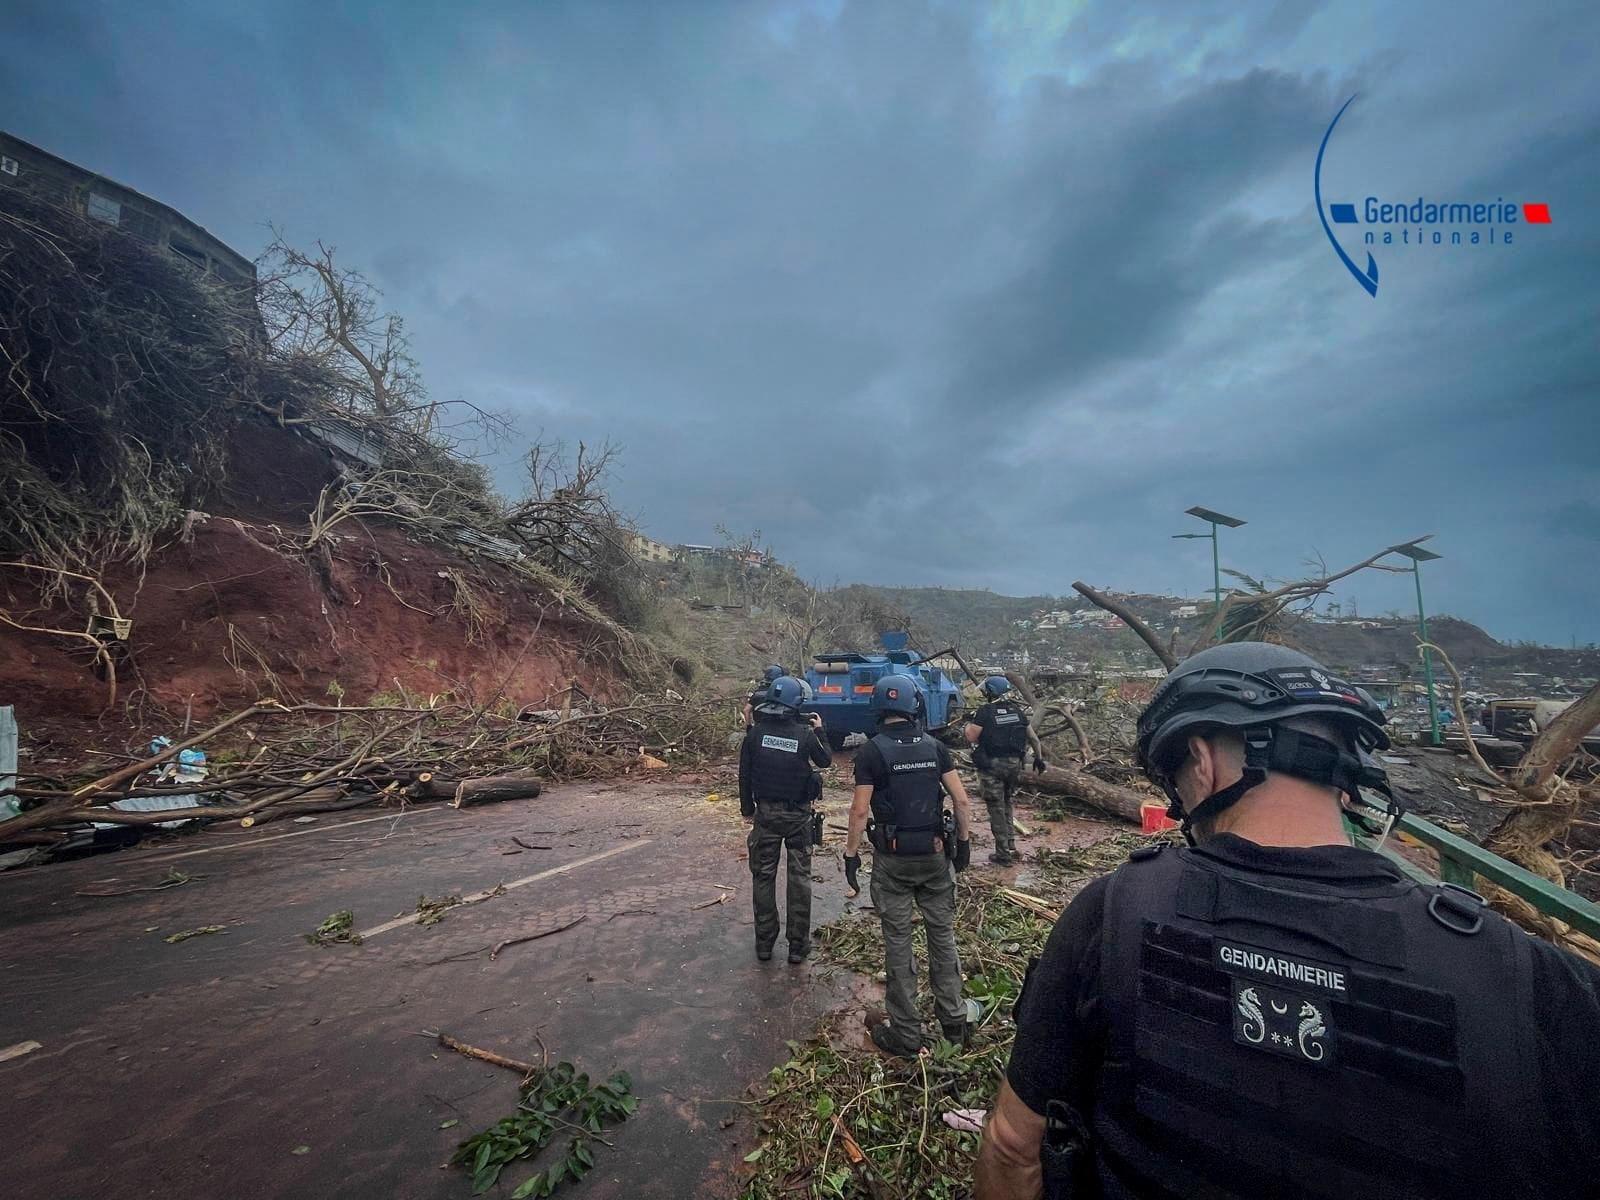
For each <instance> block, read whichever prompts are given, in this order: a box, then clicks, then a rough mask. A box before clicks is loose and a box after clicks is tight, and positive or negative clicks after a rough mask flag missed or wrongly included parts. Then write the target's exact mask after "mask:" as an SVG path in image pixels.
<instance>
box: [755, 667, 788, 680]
mask: <svg viewBox="0 0 1600 1200" xmlns="http://www.w3.org/2000/svg"><path fill="white" fill-rule="evenodd" d="M788 673H789V672H787V671H785V670H784V669H783V668H782V667H780V666H779V665H778V664H777V663H770V664H768V666H767V669H766V670H765V671H763V672H761V678H762V679H763V680H765V681H766V682H767V683H772V682H774V681H776V680H778V679H782V678H783V677H784V676H785V675H787V674H788Z"/></svg>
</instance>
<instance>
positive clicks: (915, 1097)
mask: <svg viewBox="0 0 1600 1200" xmlns="http://www.w3.org/2000/svg"><path fill="white" fill-rule="evenodd" d="M1147 844H1149V839H1147V838H1145V837H1143V836H1142V835H1140V834H1137V833H1133V832H1127V833H1116V834H1113V835H1112V836H1110V837H1107V838H1105V839H1103V840H1101V841H1099V842H1096V843H1094V844H1093V845H1092V846H1088V847H1084V848H1082V849H1077V850H1067V851H1056V852H1045V853H1043V854H1041V856H1040V857H1039V858H1038V859H1037V860H1036V862H1035V879H1034V881H1033V882H1031V883H1030V886H1029V889H1028V892H1027V895H1028V896H1029V897H1033V899H1032V900H1031V901H1028V900H1026V899H1025V900H1024V902H1023V903H1019V902H1018V901H1017V900H1016V899H1015V898H1014V897H1015V895H1016V893H1012V892H1009V891H1008V889H1006V888H1003V887H1002V886H1000V885H999V884H998V883H997V882H995V881H994V880H993V878H992V877H989V876H986V875H983V874H976V875H971V874H969V875H965V876H963V877H962V880H961V884H960V887H959V891H958V895H957V904H956V944H957V946H958V948H959V950H960V953H961V963H962V968H963V970H964V972H965V974H966V986H965V994H966V995H967V997H968V998H970V999H973V1000H976V1001H977V1002H978V1004H979V1006H980V1008H981V1011H982V1015H981V1017H980V1019H979V1022H978V1027H977V1030H976V1032H975V1033H974V1035H973V1037H972V1040H971V1041H970V1042H969V1044H968V1045H967V1046H966V1047H965V1048H963V1049H958V1048H956V1047H955V1046H953V1045H952V1044H951V1043H949V1042H946V1041H943V1040H941V1041H940V1042H939V1043H938V1044H937V1045H934V1046H932V1047H931V1048H929V1049H928V1050H927V1051H926V1052H925V1053H924V1054H923V1055H921V1056H920V1057H919V1058H918V1059H916V1060H915V1061H907V1060H896V1059H887V1058H885V1057H883V1056H882V1055H880V1054H879V1053H878V1052H877V1051H876V1050H875V1049H873V1048H872V1046H871V1045H870V1043H868V1042H867V1041H866V1039H865V1037H864V1036H863V1035H864V1033H865V1030H863V1029H859V1028H851V1029H843V1028H837V1027H825V1028H824V1029H822V1030H820V1031H819V1032H818V1033H817V1034H816V1035H815V1036H813V1037H812V1038H811V1039H809V1040H808V1041H805V1042H791V1043H790V1046H789V1048H790V1058H789V1060H788V1061H787V1062H785V1063H783V1064H782V1065H781V1066H778V1067H775V1068H773V1070H772V1074H771V1077H770V1080H769V1086H768V1090H767V1094H766V1096H765V1097H764V1098H763V1099H762V1100H761V1101H760V1102H759V1105H758V1108H757V1114H758V1129H759V1131H760V1134H761V1136H762V1141H761V1145H760V1146H758V1147H757V1148H756V1149H755V1150H753V1151H752V1152H751V1153H750V1154H749V1155H747V1156H746V1161H747V1162H749V1163H750V1164H752V1167H753V1174H752V1175H751V1177H750V1179H749V1181H748V1183H747V1186H746V1188H745V1192H744V1195H745V1198H746V1200H776V1198H777V1197H783V1196H790V1195H810V1196H823V1197H836V1198H839V1200H844V1198H846V1197H851V1198H854V1197H862V1196H870V1195H872V1191H871V1189H870V1185H869V1184H868V1183H867V1181H866V1179H865V1178H864V1177H863V1176H864V1175H870V1176H872V1177H873V1178H874V1179H875V1180H877V1181H879V1182H880V1183H882V1184H890V1185H892V1186H890V1187H888V1188H886V1190H885V1191H884V1192H883V1194H885V1195H890V1194H893V1195H901V1196H918V1197H933V1198H935V1200H954V1198H956V1197H962V1196H967V1195H969V1194H970V1189H971V1180H972V1163H973V1157H974V1155H975V1154H976V1153H977V1148H978V1135H977V1134H975V1133H971V1132H967V1131H963V1130H957V1129H954V1128H952V1127H951V1126H949V1125H947V1124H946V1123H945V1122H944V1120H943V1114H945V1113H947V1112H954V1111H955V1110H958V1109H987V1108H988V1107H989V1105H990V1104H991V1103H992V1102H993V1099H994V1093H995V1089H996V1088H997V1087H998V1085H999V1082H1000V1078H1001V1075H1002V1073H1003V1071H1004V1069H1005V1065H1006V1061H1007V1059H1008V1058H1009V1057H1010V1053H1011V1042H1012V1039H1013V1038H1014V1036H1015V1026H1014V1025H1013V1024H1012V1021H1011V1010H1012V1007H1013V1006H1014V1005H1015V1003H1016V1000H1017V997H1018V996H1019V995H1020V994H1021V991H1022V982H1023V978H1024V976H1025V975H1026V973H1027V969H1028V960H1029V959H1030V958H1031V957H1033V956H1035V955H1037V954H1039V953H1040V951H1041V950H1042V949H1043V948H1044V943H1045V939H1046V938H1047V937H1048V936H1049V934H1050V930H1051V928H1052V926H1053V924H1054V922H1053V920H1052V919H1051V918H1049V917H1047V916H1045V915H1043V914H1042V913H1041V912H1039V911H1035V909H1045V910H1055V911H1059V910H1060V909H1061V908H1063V907H1064V906H1065V905H1066V903H1067V902H1068V900H1069V899H1070V898H1071V896H1072V895H1074V894H1076V891H1077V889H1078V887H1079V886H1080V885H1081V884H1082V882H1083V881H1084V880H1086V879H1088V878H1091V877H1093V876H1095V875H1098V874H1102V873H1104V872H1106V871H1109V870H1112V869H1113V868H1115V867H1116V866H1118V865H1120V864H1121V863H1122V862H1124V861H1126V859H1127V857H1128V855H1129V854H1130V853H1132V852H1133V850H1135V849H1136V848H1138V847H1139V846H1142V845H1147ZM1029 905H1031V907H1030V906H1029ZM816 940H817V944H818V946H819V950H820V954H821V957H822V960H823V961H824V962H826V963H827V964H829V965H830V966H833V967H836V968H839V969H843V970H850V971H855V972H859V973H861V974H864V975H876V974H877V973H878V972H879V971H881V969H882V967H883V942H882V936H881V934H880V932H879V927H878V923H877V921H876V920H875V919H873V918H872V917H871V916H870V915H869V914H860V913H858V914H855V915H852V916H847V917H844V918H842V919H840V920H838V921H835V922H833V923H832V924H830V925H826V926H824V927H823V928H821V929H819V930H818V931H817V934H816ZM916 944H917V953H918V955H919V956H924V955H925V952H926V947H925V944H924V936H923V933H922V931H921V929H920V928H919V929H918V931H917V934H916ZM924 961H926V959H925V958H924ZM922 1000H923V1006H924V1010H925V1011H924V1017H925V1019H926V1020H927V1021H928V1027H929V1028H932V1029H936V1028H937V1027H938V1026H937V1024H936V1022H935V1020H934V1016H933V1010H932V997H931V996H930V995H929V994H928V993H927V990H926V988H924V989H923V995H922ZM836 1121H837V1123H836ZM841 1130H842V1131H843V1132H844V1133H846V1134H848V1135H849V1137H850V1139H853V1142H854V1143H856V1144H858V1145H859V1147H860V1151H861V1153H862V1154H863V1155H864V1156H865V1157H864V1162H863V1163H862V1164H860V1165H857V1166H852V1164H851V1162H850V1159H849V1154H848V1150H847V1146H848V1143H847V1142H846V1141H845V1139H844V1138H843V1137H842V1136H841Z"/></svg>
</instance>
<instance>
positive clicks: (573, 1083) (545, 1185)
mask: <svg viewBox="0 0 1600 1200" xmlns="http://www.w3.org/2000/svg"><path fill="white" fill-rule="evenodd" d="M521 1092H522V1094H521V1099H520V1100H519V1101H518V1103H517V1110H516V1112H514V1113H512V1114H511V1115H510V1116H509V1117H502V1118H501V1119H500V1120H498V1121H496V1122H495V1123H494V1124H493V1125H491V1126H490V1127H489V1128H488V1129H486V1130H484V1131H483V1132H482V1133H477V1134H474V1135H473V1136H472V1137H470V1138H468V1139H467V1140H466V1141H464V1142H462V1143H461V1145H460V1146H459V1147H458V1148H457V1150H456V1152H455V1154H453V1155H452V1156H451V1158H450V1161H451V1163H453V1164H454V1165H456V1166H459V1167H466V1168H467V1169H468V1170H470V1171H471V1172H472V1192H473V1195H482V1194H483V1193H484V1192H486V1191H488V1190H489V1189H490V1188H492V1187H493V1186H494V1185H495V1184H496V1183H497V1182H498V1181H499V1179H500V1173H501V1172H502V1171H504V1170H505V1168H506V1167H507V1166H508V1165H509V1164H511V1163H513V1162H516V1161H517V1160H518V1159H523V1158H534V1157H537V1156H538V1154H539V1153H540V1151H542V1150H543V1149H544V1148H545V1147H546V1146H548V1145H549V1144H550V1143H551V1142H552V1141H554V1140H555V1139H556V1137H557V1135H559V1134H561V1133H563V1132H567V1133H571V1134H572V1135H573V1136H572V1138H571V1140H570V1141H569V1142H568V1143H567V1152H566V1154H565V1155H563V1156H562V1158H561V1159H560V1161H558V1162H557V1163H555V1164H554V1165H553V1166H551V1167H549V1168H547V1169H546V1170H544V1171H541V1172H539V1173H538V1174H536V1175H531V1176H529V1177H528V1178H527V1179H526V1180H524V1181H523V1182H522V1183H521V1185H519V1186H518V1187H517V1189H516V1191H514V1192H512V1193H511V1200H529V1198H530V1197H542V1196H548V1195H550V1194H551V1193H553V1192H554V1191H555V1190H556V1188H558V1187H559V1186H560V1185H561V1184H562V1183H564V1182H566V1181H567V1180H569V1179H570V1180H572V1181H573V1182H577V1181H578V1180H580V1179H582V1178H583V1177H584V1176H585V1175H587V1174H588V1173H589V1172H590V1171H591V1170H592V1169H593V1168H594V1165H595V1160H594V1151H593V1149H592V1147H593V1146H594V1145H595V1144H596V1143H599V1144H600V1145H605V1146H609V1145H610V1144H611V1143H610V1142H608V1141H606V1140H605V1139H604V1138H603V1137H601V1136H600V1132H601V1130H603V1129H605V1128H606V1127H607V1126H609V1125H616V1124H620V1123H621V1122H623V1121H626V1120H627V1119H628V1118H629V1117H630V1116H632V1115H633V1113H634V1111H635V1110H636V1109H637V1108H638V1107H639V1101H638V1099H637V1098H636V1097H635V1096H634V1095H633V1081H632V1080H631V1079H629V1077H628V1075H627V1073H626V1072H622V1071H619V1072H618V1073H617V1074H615V1075H613V1076H611V1078H609V1079H607V1080H606V1081H605V1082H604V1083H600V1084H594V1085H591V1084H590V1082H589V1077H588V1076H587V1075H585V1074H583V1073H581V1072H579V1071H578V1069H577V1068H576V1067H574V1066H573V1065H572V1064H571V1063H569V1062H559V1063H557V1064H556V1065H555V1066H553V1067H547V1068H544V1069H542V1070H539V1071H536V1072H535V1073H534V1074H533V1075H532V1076H530V1077H529V1078H528V1079H527V1080H525V1081H524V1082H523V1084H522V1089H521ZM441 1128H442V1127H441Z"/></svg>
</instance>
